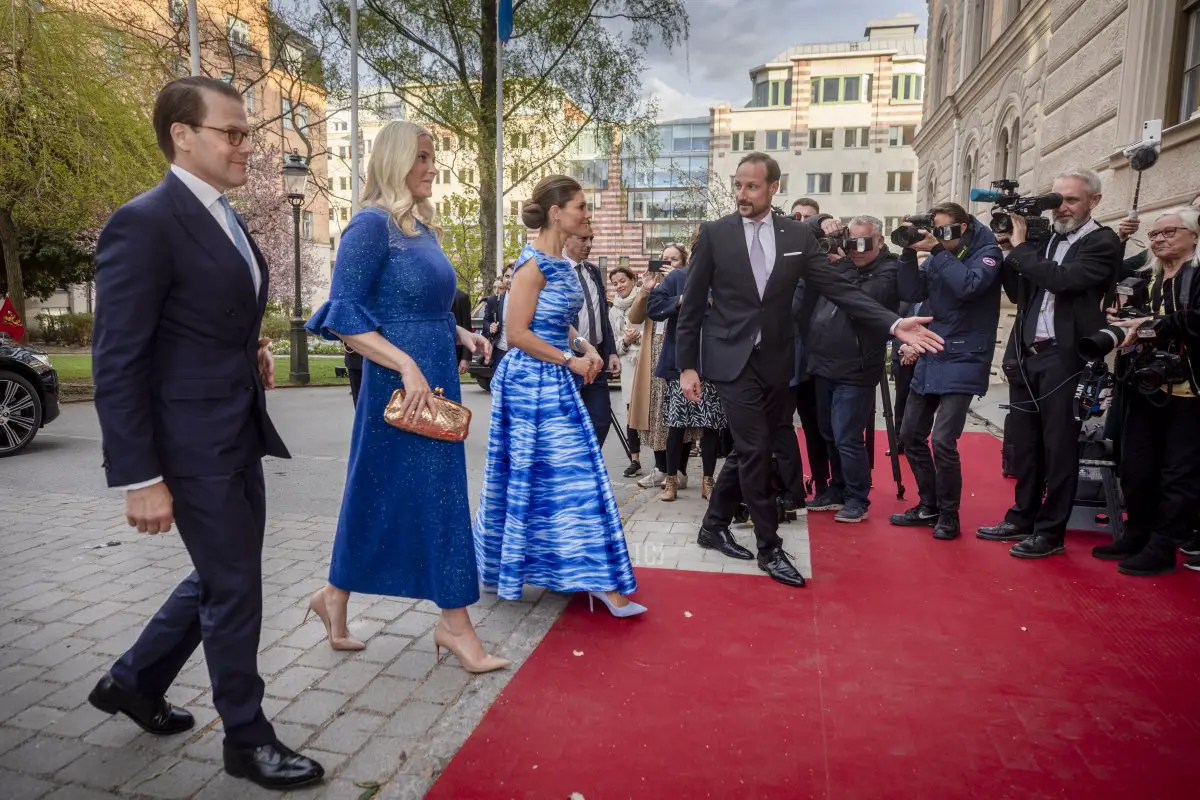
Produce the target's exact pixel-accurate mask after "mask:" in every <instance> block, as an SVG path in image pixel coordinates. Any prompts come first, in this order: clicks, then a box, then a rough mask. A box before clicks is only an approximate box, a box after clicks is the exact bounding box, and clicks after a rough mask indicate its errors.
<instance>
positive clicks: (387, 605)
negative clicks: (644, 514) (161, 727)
mask: <svg viewBox="0 0 1200 800" xmlns="http://www.w3.org/2000/svg"><path fill="white" fill-rule="evenodd" d="M334 524H335V520H334V519H333V518H330V517H314V516H304V515H299V514H297V515H288V514H282V515H278V516H275V517H273V518H272V519H271V520H270V521H269V522H268V526H267V536H266V548H265V555H264V564H263V567H264V569H263V573H264V584H265V585H264V603H265V613H264V620H263V634H262V644H261V651H260V655H259V668H260V670H261V671H262V674H263V676H264V678H265V680H266V687H267V696H266V699H265V701H264V708H265V711H266V713H267V716H268V717H269V718H271V719H272V720H273V721H274V723H275V728H276V731H277V732H278V734H279V737H280V739H281V741H283V742H284V743H286V744H288V745H289V746H291V747H293V748H296V749H298V750H301V751H302V752H304V753H306V754H307V755H310V756H313V757H314V758H317V759H318V760H319V761H321V763H322V764H324V766H325V768H326V770H327V773H328V775H329V777H328V778H327V779H326V782H325V783H324V784H323V785H321V786H318V787H313V788H310V789H308V790H303V791H296V792H292V793H290V794H287V795H284V796H285V797H295V798H309V797H321V798H333V799H334V800H338V799H339V798H357V797H359V796H360V795H361V794H362V793H363V788H362V787H361V786H356V783H358V784H368V783H379V784H384V785H385V793H386V796H387V797H394V798H408V797H420V796H422V795H423V794H424V792H425V791H426V790H427V788H428V787H429V785H430V784H431V783H432V782H433V780H434V778H435V777H436V776H437V775H438V774H440V772H441V770H442V769H443V767H444V766H445V764H446V763H447V762H448V761H449V759H450V757H451V756H452V755H453V754H454V753H455V752H456V751H457V749H458V748H459V746H461V744H462V742H463V741H464V740H465V739H466V737H467V735H468V734H469V733H470V731H471V730H472V729H473V728H474V727H475V725H476V723H477V722H478V721H479V719H480V718H481V717H482V715H483V713H484V711H486V709H487V707H488V706H489V705H490V704H491V702H492V700H493V699H494V698H495V697H496V695H497V694H498V693H499V692H500V690H501V689H502V688H503V686H504V684H505V683H506V682H507V681H508V680H509V678H511V676H512V674H513V672H514V670H503V671H500V672H497V673H491V674H488V675H479V676H472V675H470V674H469V673H467V672H466V671H465V670H463V669H462V668H461V667H460V666H459V665H458V663H457V661H455V660H454V659H453V657H451V656H446V657H444V658H443V660H442V662H441V663H440V664H439V663H435V659H434V652H433V641H432V638H431V636H432V634H431V630H432V628H433V625H434V623H435V622H436V620H437V609H436V607H434V606H433V605H432V604H431V603H428V602H412V601H405V600H396V599H391V598H376V597H359V596H355V597H354V599H353V600H352V601H351V608H350V612H351V629H352V630H353V632H354V633H355V634H356V635H357V636H360V637H363V638H369V640H370V642H369V646H368V648H367V649H366V650H364V651H362V652H359V653H337V652H334V651H333V650H331V649H330V648H329V647H328V645H327V644H325V641H324V629H323V628H322V627H321V624H320V622H318V621H316V620H315V619H310V620H309V621H308V622H307V623H303V624H302V622H301V620H302V619H303V616H304V611H305V608H306V604H307V598H308V596H309V595H310V594H311V593H312V592H313V591H314V590H315V589H316V588H317V587H318V586H320V585H322V583H323V581H324V579H325V576H326V570H327V568H328V558H329V549H330V542H331V541H332V537H333V529H334ZM190 570H191V566H190V561H189V560H188V556H187V553H186V551H185V550H184V548H183V546H182V544H181V542H180V540H179V538H178V536H177V535H175V534H166V535H160V536H143V535H139V534H137V533H136V532H132V531H131V530H130V529H129V528H128V527H127V526H126V525H125V520H124V513H123V503H122V502H121V501H120V500H118V499H115V498H113V497H111V496H109V497H84V496H77V495H66V494H52V495H47V494H36V493H32V492H21V491H6V492H4V494H3V496H2V497H0V797H3V798H5V800H26V799H28V800H33V798H43V797H46V798H54V800H62V799H63V798H79V799H80V800H91V798H104V797H139V798H140V797H147V798H191V797H195V798H198V800H199V799H200V798H235V797H236V798H254V797H258V796H260V795H261V796H263V797H279V796H280V795H279V794H278V793H275V792H266V791H261V790H258V789H257V788H256V787H254V786H252V785H251V784H249V783H247V782H246V781H241V780H233V779H231V778H229V777H228V776H226V775H225V774H224V772H223V771H222V769H221V764H220V759H221V738H222V733H221V730H220V720H219V719H218V718H217V715H216V712H215V711H214V710H213V707H212V696H211V691H210V689H209V678H208V673H207V671H206V669H205V666H204V663H203V660H202V657H201V655H200V654H199V653H198V654H197V655H196V656H195V657H194V658H193V660H192V661H191V662H190V663H189V664H188V666H187V667H185V668H184V671H183V672H182V673H181V674H180V676H179V680H178V681H177V682H176V685H175V687H173V688H172V690H171V691H170V693H169V694H168V698H169V699H170V700H171V702H173V703H176V704H179V705H183V706H185V707H187V708H188V709H189V710H190V711H191V712H192V713H193V714H195V716H196V721H197V725H196V728H195V729H194V730H193V731H192V732H190V733H188V734H185V735H180V736H172V737H155V736H150V735H149V734H145V733H143V732H142V731H141V730H140V729H139V728H137V727H136V726H135V725H134V724H133V723H132V722H130V721H128V720H126V719H125V718H124V717H119V716H118V717H109V716H108V715H106V714H103V713H102V712H100V711H97V710H95V709H93V708H92V707H91V706H89V705H88V704H87V695H88V692H90V691H91V689H92V686H93V685H94V684H95V682H96V681H97V680H98V679H99V678H100V676H101V675H102V674H103V673H104V671H105V670H106V669H107V668H108V666H109V665H110V664H111V662H112V660H113V659H114V658H115V657H116V656H117V655H119V654H120V653H121V652H123V651H124V650H125V648H126V647H127V646H128V645H129V644H130V643H131V642H132V641H133V640H134V639H135V638H136V637H137V635H138V633H139V632H140V631H141V629H142V626H143V625H144V624H145V622H146V620H147V619H148V618H149V617H150V616H151V615H153V613H154V612H155V611H156V610H157V609H158V607H159V605H160V604H161V603H162V601H163V600H164V599H165V598H166V597H167V595H168V594H169V593H170V591H171V590H172V589H173V588H174V586H175V585H176V584H177V583H178V582H179V581H180V580H181V579H182V578H183V577H184V576H186V575H187V574H188V573H189V572H190ZM567 600H568V598H567V597H565V596H562V595H557V594H555V593H552V592H543V591H542V590H539V589H530V590H529V591H528V592H527V593H526V595H525V597H524V598H522V600H521V601H520V602H497V600H496V598H495V596H493V595H484V596H483V598H482V600H481V601H480V603H479V605H478V606H476V607H474V608H472V610H471V614H472V617H473V618H474V620H475V623H476V625H477V626H478V629H479V635H480V636H481V637H482V638H483V639H484V641H485V642H487V643H488V645H489V647H490V649H491V650H492V652H495V653H497V654H499V655H503V656H505V657H507V658H511V659H513V660H514V661H515V662H516V666H519V665H520V662H521V661H522V660H523V659H524V658H525V657H527V656H528V655H529V653H530V652H532V650H533V648H534V647H535V646H536V645H537V643H538V642H539V641H540V640H541V638H542V636H543V635H544V634H545V632H546V631H547V630H548V629H549V627H550V625H551V624H552V623H553V622H554V620H555V619H556V618H557V617H558V615H559V613H560V612H561V611H562V609H563V608H564V607H565V605H566V603H567Z"/></svg>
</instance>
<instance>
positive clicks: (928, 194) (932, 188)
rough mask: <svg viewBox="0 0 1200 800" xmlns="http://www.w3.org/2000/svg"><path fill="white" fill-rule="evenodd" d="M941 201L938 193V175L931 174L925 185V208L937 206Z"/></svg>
mask: <svg viewBox="0 0 1200 800" xmlns="http://www.w3.org/2000/svg"><path fill="white" fill-rule="evenodd" d="M941 201H942V199H941V198H940V197H938V193H937V173H936V172H930V174H929V180H928V181H926V183H925V208H929V207H930V206H933V205H937V204H938V203H940V202H941Z"/></svg>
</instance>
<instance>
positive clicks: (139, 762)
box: [54, 747, 155, 789]
mask: <svg viewBox="0 0 1200 800" xmlns="http://www.w3.org/2000/svg"><path fill="white" fill-rule="evenodd" d="M154 760H155V756H154V755H153V754H152V753H147V752H146V751H144V750H138V749H136V748H133V747H94V748H92V750H91V751H90V752H88V753H87V754H86V755H84V756H83V757H82V758H80V759H79V760H77V761H74V762H72V763H71V764H68V765H67V766H66V767H64V768H63V769H62V770H60V771H59V772H58V774H56V775H55V776H54V777H55V779H56V780H59V781H62V782H64V783H79V784H83V785H85V786H93V787H96V788H99V789H116V788H117V787H119V786H122V785H123V784H125V783H127V782H128V781H129V780H130V779H132V778H133V777H134V776H136V775H139V774H141V772H142V771H143V770H144V769H146V767H148V766H149V765H150V763H151V762H152V761H154Z"/></svg>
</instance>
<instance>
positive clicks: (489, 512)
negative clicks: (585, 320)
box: [474, 245, 637, 600]
mask: <svg viewBox="0 0 1200 800" xmlns="http://www.w3.org/2000/svg"><path fill="white" fill-rule="evenodd" d="M531 261H535V262H536V263H537V266H538V268H539V269H541V271H542V274H543V275H545V277H546V286H545V288H543V289H542V291H541V294H539V295H538V301H537V308H536V309H535V310H534V314H533V320H532V321H531V323H530V330H532V331H533V332H534V333H535V334H537V336H538V337H540V338H541V339H542V340H544V341H545V342H546V343H548V344H550V345H553V346H554V347H557V348H559V349H561V350H566V349H567V346H568V341H567V340H568V338H569V333H568V331H569V329H570V326H571V320H572V318H573V317H574V316H575V314H577V313H578V312H579V309H580V308H581V307H582V306H583V287H582V286H580V285H579V279H578V278H577V277H576V275H575V271H574V270H573V269H571V266H570V264H569V263H568V262H567V261H565V260H564V259H561V258H553V257H551V256H548V255H546V254H545V253H542V252H540V251H538V250H535V249H534V248H533V247H532V246H529V245H526V246H525V249H524V250H523V251H522V252H521V255H520V257H519V258H518V259H517V267H516V269H518V270H520V269H525V268H528V264H529V262H531ZM578 386H579V384H578V378H577V377H576V376H575V374H574V373H572V372H571V371H570V370H569V369H567V368H566V367H565V366H562V365H561V364H548V363H546V362H545V361H539V360H538V359H536V358H534V357H533V356H530V355H528V354H526V353H524V352H522V351H521V350H516V349H514V350H511V351H510V352H509V353H508V355H506V356H505V357H504V358H503V359H502V360H501V361H500V366H499V367H498V368H497V370H496V374H495V376H494V377H493V378H492V421H491V430H490V433H489V437H488V459H487V468H486V470H485V472H484V483H483V497H482V499H481V501H480V503H479V511H478V512H477V513H476V515H475V526H474V528H475V557H476V562H477V563H478V565H479V571H480V577H481V579H482V580H483V582H484V583H485V584H489V585H494V586H496V587H497V593H498V594H499V596H500V597H501V598H504V599H506V600H516V599H518V598H520V596H521V589H522V585H523V584H530V585H533V586H541V587H544V588H546V589H551V590H553V591H558V592H583V591H618V592H620V593H621V594H632V593H633V592H635V591H637V581H636V580H635V579H634V576H633V565H632V564H631V563H630V561H629V551H628V549H627V548H626V546H625V533H624V530H623V528H622V526H621V515H620V514H619V513H618V511H617V503H616V500H615V499H614V498H613V493H612V486H611V484H610V483H609V480H608V468H607V467H606V466H605V464H604V458H603V456H602V455H601V453H600V445H599V444H598V443H597V441H596V434H595V431H594V430H593V428H592V423H591V418H590V417H589V416H588V412H587V407H586V406H584V404H583V400H582V399H581V398H580V396H579V388H578Z"/></svg>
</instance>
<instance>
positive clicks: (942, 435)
mask: <svg viewBox="0 0 1200 800" xmlns="http://www.w3.org/2000/svg"><path fill="white" fill-rule="evenodd" d="M930 214H931V215H932V216H933V225H932V226H931V227H932V228H933V230H932V231H927V232H926V234H925V238H924V239H923V240H921V241H919V242H917V243H916V244H915V245H914V246H913V247H911V248H905V250H904V252H903V254H902V255H901V256H900V271H899V289H900V299H901V300H907V301H909V302H914V303H915V302H920V303H921V313H922V314H924V315H926V316H931V317H933V323H932V324H931V325H930V328H931V329H932V330H934V331H936V332H937V333H938V334H939V335H940V336H942V337H943V338H944V339H945V340H946V345H945V349H944V350H943V351H942V352H940V353H931V354H926V355H923V356H921V358H920V359H918V361H917V364H916V370H915V371H914V373H913V378H912V383H911V384H910V388H909V396H908V403H907V404H906V408H905V410H904V419H903V421H902V422H901V424H900V443H901V445H902V446H903V447H904V455H905V456H906V457H907V458H908V465H909V466H910V467H911V468H912V471H913V476H914V477H915V478H916V479H917V491H918V493H919V494H920V503H919V504H918V505H917V506H915V507H914V508H910V509H909V510H907V511H905V512H904V513H903V514H893V515H892V517H891V523H892V524H893V525H901V526H910V527H911V526H933V536H934V538H935V539H955V538H957V537H958V535H959V522H958V508H959V502H960V500H961V497H962V468H961V466H960V464H959V460H958V437H959V436H961V435H962V431H963V426H964V425H965V424H966V420H967V411H968V410H969V409H970V407H971V398H972V397H973V396H976V395H980V396H982V395H984V394H986V393H987V389H988V374H989V372H990V369H991V364H992V352H993V350H994V349H995V346H996V326H997V324H998V323H999V321H1000V289H1001V283H1000V264H1001V262H1002V257H1001V254H1000V248H999V246H998V245H997V244H996V237H995V234H993V233H992V232H991V230H989V229H988V227H987V226H986V225H984V224H983V223H982V222H980V221H979V220H978V219H976V218H975V217H972V216H971V215H970V214H968V213H967V211H966V209H964V208H963V207H962V206H960V205H957V204H955V203H941V204H939V205H936V206H934V207H933V208H932V209H930ZM917 251H924V252H927V253H929V257H928V258H927V259H926V260H925V263H924V265H923V266H922V267H921V268H918V266H917ZM930 433H932V434H933V451H932V452H930V448H929V438H930Z"/></svg>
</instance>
